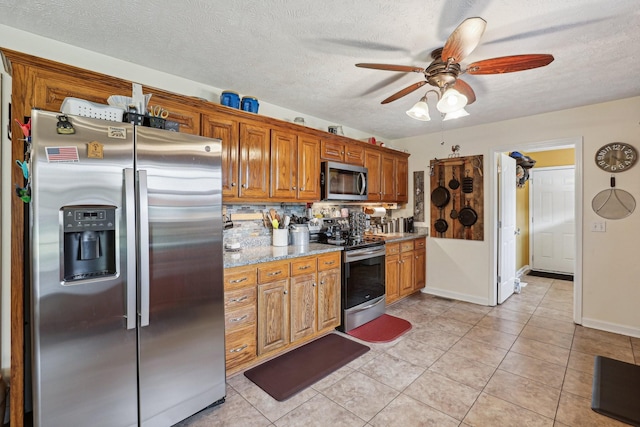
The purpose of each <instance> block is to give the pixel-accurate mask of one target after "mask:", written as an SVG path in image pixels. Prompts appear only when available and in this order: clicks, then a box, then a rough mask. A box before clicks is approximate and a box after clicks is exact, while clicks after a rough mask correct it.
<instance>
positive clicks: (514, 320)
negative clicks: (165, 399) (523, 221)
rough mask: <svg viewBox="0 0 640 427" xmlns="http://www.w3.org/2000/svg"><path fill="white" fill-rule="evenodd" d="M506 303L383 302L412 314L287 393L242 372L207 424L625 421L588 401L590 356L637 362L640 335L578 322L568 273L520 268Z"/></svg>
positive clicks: (198, 426) (204, 415)
mask: <svg viewBox="0 0 640 427" xmlns="http://www.w3.org/2000/svg"><path fill="white" fill-rule="evenodd" d="M523 281H525V282H527V283H528V285H527V286H526V287H524V288H523V289H522V293H520V294H514V295H513V296H511V297H510V298H509V299H508V300H507V301H506V302H505V303H504V304H502V305H500V306H497V307H485V306H480V305H474V304H470V303H465V302H460V301H450V300H447V299H442V298H436V297H433V296H429V295H426V294H422V293H419V294H416V295H413V296H411V297H409V298H407V299H405V300H403V301H400V302H398V303H397V304H394V305H392V306H390V307H388V309H387V313H389V314H391V315H394V316H398V317H402V318H405V319H407V320H409V321H411V323H412V324H413V328H412V330H411V331H409V332H408V333H406V334H405V335H404V336H402V337H400V338H398V339H397V340H395V341H393V342H391V343H385V344H372V343H365V344H367V345H369V346H370V347H371V350H370V351H369V352H368V353H366V354H365V355H363V356H362V357H360V358H358V359H356V360H354V361H353V362H351V363H350V364H348V365H347V366H345V367H343V368H342V369H340V370H338V371H336V372H334V373H333V374H331V375H330V376H328V377H326V378H324V379H323V380H321V381H319V382H317V383H316V384H314V385H313V386H311V387H309V388H308V389H306V390H304V391H302V392H301V393H299V394H297V395H295V396H293V397H292V398H290V399H289V400H287V401H284V402H278V401H276V400H274V399H273V398H271V397H270V396H269V395H268V394H266V393H265V392H264V391H262V390H261V389H260V388H258V387H257V386H256V385H255V384H253V383H252V382H251V381H249V380H248V379H247V378H246V377H245V376H244V375H242V374H238V375H236V376H234V377H232V378H229V379H228V381H227V384H228V387H227V400H226V402H225V403H224V404H222V405H220V406H218V407H216V408H210V409H207V410H205V411H203V412H201V413H199V414H196V415H194V416H193V417H191V418H189V419H187V420H185V421H183V422H181V423H180V424H178V425H179V426H180V427H187V426H188V427H204V426H239V427H245V426H278V427H286V426H305V427H312V426H320V427H324V426H330V427H342V426H344V427H350V426H354V427H355V426H376V427H377V426H402V427H409V426H438V427H440V426H443V427H447V426H491V427H494V426H554V427H563V426H576V427H578V426H579V427H583V426H621V425H625V424H622V423H620V422H618V421H615V420H613V419H611V418H608V417H604V416H602V415H599V414H597V413H595V412H593V411H592V410H591V381H592V375H593V359H594V355H596V354H600V355H604V356H608V357H612V358H615V359H619V360H623V361H627V362H632V363H636V364H639V365H640V339H638V338H631V337H628V336H624V335H618V334H613V333H608V332H602V331H598V330H594V329H589V328H584V327H582V326H577V325H574V323H573V322H572V312H573V283H572V282H566V281H560V280H552V279H546V278H539V277H533V276H526V277H525V278H523Z"/></svg>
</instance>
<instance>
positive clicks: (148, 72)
mask: <svg viewBox="0 0 640 427" xmlns="http://www.w3.org/2000/svg"><path fill="white" fill-rule="evenodd" d="M0 46H1V47H3V48H7V49H11V50H15V51H18V52H24V53H27V54H30V55H34V56H38V57H41V58H46V59H51V60H53V61H57V62H61V63H64V64H69V65H73V66H76V67H80V68H84V69H87V70H93V71H97V72H100V73H103V74H107V75H110V76H115V77H119V78H122V79H125V80H130V81H133V82H137V83H141V84H143V85H147V86H152V87H156V88H160V89H164V90H167V91H170V92H174V93H178V94H182V95H187V96H196V97H200V98H205V99H208V100H210V101H215V102H218V100H219V99H220V93H221V92H222V90H223V89H228V88H223V89H220V88H216V87H212V86H207V85H204V84H201V83H197V82H194V81H190V80H187V79H183V78H180V77H177V76H174V75H171V74H167V73H163V72H160V71H156V70H152V69H150V68H146V67H143V66H140V65H136V64H132V63H130V62H125V61H121V60H119V59H116V58H112V57H108V56H105V55H100V54H98V53H95V52H91V51H88V50H85V49H80V48H77V47H74V46H70V45H68V44H64V43H60V42H57V41H54V40H49V39H46V38H43V37H40V36H37V35H34V34H31V33H28V32H24V31H20V30H16V29H14V28H10V27H7V26H5V25H0ZM1 74H2V77H3V82H2V84H3V87H2V88H3V91H2V106H3V108H2V109H1V110H4V111H5V112H3V115H2V120H1V126H2V127H1V130H0V133H1V134H2V136H1V140H2V156H1V158H2V235H3V236H6V238H5V239H2V254H1V255H2V265H1V266H2V270H1V271H2V289H1V293H0V298H1V301H0V307H1V310H2V312H1V317H0V335H1V339H0V349H1V360H0V369H6V368H8V367H9V366H10V342H11V341H10V340H11V336H10V283H11V272H10V267H11V246H10V239H9V236H10V231H9V230H10V225H11V222H10V221H11V197H13V183H12V182H11V168H12V167H13V165H12V164H11V144H10V141H8V139H7V136H6V131H5V130H6V129H7V123H8V120H7V118H6V116H7V113H6V110H5V108H6V107H7V106H8V104H9V102H10V97H11V78H10V76H9V75H7V74H6V73H5V72H4V70H1ZM233 89H234V90H237V91H239V92H240V93H242V88H233ZM115 95H129V94H128V93H120V94H115ZM152 102H153V100H152ZM259 102H260V110H259V114H260V115H263V116H268V117H273V118H277V119H281V120H285V121H291V122H292V121H293V119H294V118H295V117H297V116H302V117H304V118H305V122H306V125H307V126H308V127H310V128H315V129H322V130H326V129H327V127H328V126H329V125H333V124H335V123H332V122H328V121H326V120H323V119H321V118H318V117H312V116H309V115H306V114H303V113H299V112H295V111H293V110H289V109H286V108H282V107H279V106H277V105H273V104H269V103H268V102H266V100H263V99H260V100H259ZM343 131H344V134H345V136H348V137H350V138H354V139H364V138H368V137H370V136H372V135H371V134H370V133H365V132H361V131H358V130H356V129H352V128H349V127H345V126H343ZM374 136H376V137H377V136H378V135H374ZM16 137H20V136H16V135H14V138H16Z"/></svg>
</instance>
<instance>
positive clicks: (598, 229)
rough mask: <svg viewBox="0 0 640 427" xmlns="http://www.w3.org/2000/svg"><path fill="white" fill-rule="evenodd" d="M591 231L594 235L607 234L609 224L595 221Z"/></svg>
mask: <svg viewBox="0 0 640 427" xmlns="http://www.w3.org/2000/svg"><path fill="white" fill-rule="evenodd" d="M591 231H592V232H594V233H606V231H607V223H606V222H604V221H593V222H592V223H591Z"/></svg>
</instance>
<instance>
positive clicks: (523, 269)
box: [516, 265, 531, 279]
mask: <svg viewBox="0 0 640 427" xmlns="http://www.w3.org/2000/svg"><path fill="white" fill-rule="evenodd" d="M529 270H531V267H529V265H525V266H524V267H521V268H520V270H518V271H516V277H517V278H519V279H521V278H522V276H524V275H526V274H527V272H528V271H529Z"/></svg>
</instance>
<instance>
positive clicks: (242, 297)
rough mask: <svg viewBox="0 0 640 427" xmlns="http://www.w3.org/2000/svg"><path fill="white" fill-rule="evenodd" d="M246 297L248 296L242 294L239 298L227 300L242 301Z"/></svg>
mask: <svg viewBox="0 0 640 427" xmlns="http://www.w3.org/2000/svg"><path fill="white" fill-rule="evenodd" d="M247 298H249V297H248V296H246V295H244V296H241V297H240V298H231V299H230V300H229V302H242V301H244V300H246V299H247Z"/></svg>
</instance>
